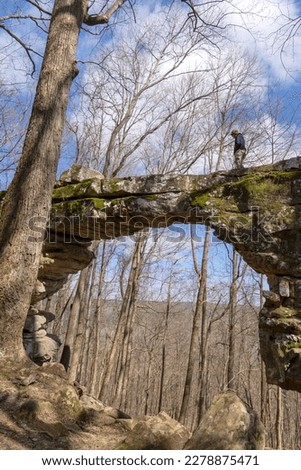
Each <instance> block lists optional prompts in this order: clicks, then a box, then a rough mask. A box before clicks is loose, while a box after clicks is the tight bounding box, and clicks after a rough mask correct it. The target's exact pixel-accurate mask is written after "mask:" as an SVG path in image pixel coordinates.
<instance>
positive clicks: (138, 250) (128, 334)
mask: <svg viewBox="0 0 301 470" xmlns="http://www.w3.org/2000/svg"><path fill="white" fill-rule="evenodd" d="M147 239H148V236H147V232H144V231H143V232H140V233H138V235H137V241H136V247H135V250H134V257H133V261H132V267H133V271H132V273H133V275H132V276H130V278H129V286H130V289H129V296H128V297H127V298H126V309H128V314H127V319H128V320H127V322H126V327H125V331H124V337H123V341H122V344H120V367H119V374H118V376H117V380H116V392H115V397H114V401H113V405H114V406H116V407H118V406H120V405H121V403H123V404H124V403H125V396H126V392H127V388H128V383H129V374H130V368H131V350H132V342H133V341H132V337H133V329H134V325H135V318H136V309H137V296H138V290H139V278H140V274H141V271H142V268H143V255H144V251H145V247H146V243H147Z"/></svg>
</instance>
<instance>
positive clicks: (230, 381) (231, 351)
mask: <svg viewBox="0 0 301 470" xmlns="http://www.w3.org/2000/svg"><path fill="white" fill-rule="evenodd" d="M237 265H238V254H237V252H236V251H235V250H234V249H233V261H232V282H231V287H230V305H229V307H230V308H229V340H228V369H227V387H228V388H232V389H234V387H235V383H234V379H235V323H236V311H237Z"/></svg>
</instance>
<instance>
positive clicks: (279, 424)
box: [275, 387, 283, 450]
mask: <svg viewBox="0 0 301 470" xmlns="http://www.w3.org/2000/svg"><path fill="white" fill-rule="evenodd" d="M276 406H277V411H276V423H275V426H276V442H277V450H281V449H282V448H283V447H282V390H281V388H280V387H278V388H277V405H276Z"/></svg>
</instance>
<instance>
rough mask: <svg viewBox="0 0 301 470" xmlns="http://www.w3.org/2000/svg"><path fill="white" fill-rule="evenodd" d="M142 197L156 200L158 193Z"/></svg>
mask: <svg viewBox="0 0 301 470" xmlns="http://www.w3.org/2000/svg"><path fill="white" fill-rule="evenodd" d="M143 199H146V200H147V201H157V199H158V194H149V195H148V196H144V197H143Z"/></svg>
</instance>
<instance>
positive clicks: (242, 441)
mask: <svg viewBox="0 0 301 470" xmlns="http://www.w3.org/2000/svg"><path fill="white" fill-rule="evenodd" d="M264 443H265V435H264V428H263V425H262V423H261V422H260V420H259V418H258V416H257V414H256V413H255V411H253V410H252V409H251V408H250V407H249V406H248V405H247V404H246V403H244V402H243V401H242V400H241V399H240V398H239V397H238V396H237V395H236V394H235V393H234V392H232V391H230V390H228V391H226V392H223V393H220V394H218V395H216V396H215V397H214V399H213V402H212V404H211V406H210V408H209V409H208V411H207V412H206V414H205V416H204V417H203V419H202V421H201V423H200V425H199V427H198V429H197V430H196V431H195V432H194V433H193V436H192V438H191V439H190V440H189V441H188V442H187V444H186V445H185V449H187V450H206V449H208V450H209V449H212V450H236V449H237V450H238V449H239V450H257V449H264Z"/></svg>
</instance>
